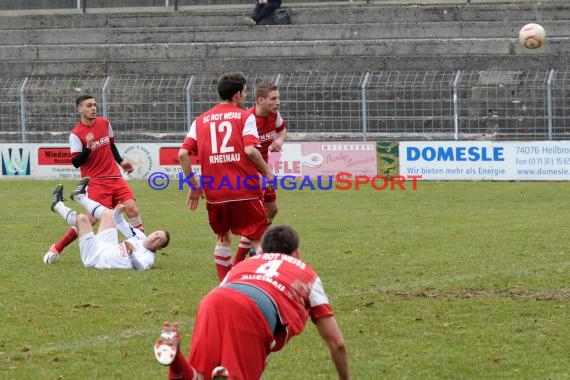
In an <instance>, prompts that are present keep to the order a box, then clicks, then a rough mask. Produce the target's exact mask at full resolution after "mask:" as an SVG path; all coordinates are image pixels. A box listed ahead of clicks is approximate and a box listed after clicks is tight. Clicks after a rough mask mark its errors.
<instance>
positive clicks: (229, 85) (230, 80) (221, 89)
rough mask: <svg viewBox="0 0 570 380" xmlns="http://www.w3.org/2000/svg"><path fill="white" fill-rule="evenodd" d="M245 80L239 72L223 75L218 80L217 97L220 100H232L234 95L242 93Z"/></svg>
mask: <svg viewBox="0 0 570 380" xmlns="http://www.w3.org/2000/svg"><path fill="white" fill-rule="evenodd" d="M246 84H247V79H245V75H243V74H242V73H240V72H229V73H223V74H222V76H221V77H220V78H219V79H218V95H220V98H221V99H222V100H232V98H233V97H234V95H235V94H236V93H238V92H240V91H243V90H244V88H245V85H246Z"/></svg>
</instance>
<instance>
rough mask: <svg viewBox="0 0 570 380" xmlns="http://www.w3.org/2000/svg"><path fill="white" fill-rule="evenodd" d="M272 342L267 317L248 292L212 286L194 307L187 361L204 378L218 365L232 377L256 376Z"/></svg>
mask: <svg viewBox="0 0 570 380" xmlns="http://www.w3.org/2000/svg"><path fill="white" fill-rule="evenodd" d="M272 342H273V334H272V333H271V330H270V329H269V325H268V323H267V320H266V319H265V317H264V316H263V314H262V313H261V311H260V310H259V308H258V306H257V305H256V304H255V303H254V302H253V301H252V300H251V299H250V298H249V297H248V296H246V295H245V294H242V293H240V292H237V291H235V290H232V289H226V288H216V289H214V290H212V291H211V292H210V293H208V295H206V296H205V297H204V298H203V299H202V301H201V302H200V306H199V307H198V313H197V315H196V322H195V324H194V330H193V334H192V345H191V347H190V353H189V362H190V365H191V366H192V367H194V368H195V369H196V371H197V372H199V373H203V374H204V375H205V378H207V379H209V376H210V374H211V373H212V371H213V369H214V368H215V367H217V366H219V365H222V366H224V367H226V368H227V369H228V371H229V372H230V376H231V378H232V380H251V379H260V378H261V376H262V374H263V371H264V369H265V362H266V360H267V356H268V355H269V353H270V347H271V343H272Z"/></svg>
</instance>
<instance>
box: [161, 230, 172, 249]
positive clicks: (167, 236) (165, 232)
mask: <svg viewBox="0 0 570 380" xmlns="http://www.w3.org/2000/svg"><path fill="white" fill-rule="evenodd" d="M162 231H164V236H165V237H166V241H165V242H164V244H163V245H162V247H160V248H161V249H162V248H166V246H167V245H168V243H170V232H168V231H166V230H162Z"/></svg>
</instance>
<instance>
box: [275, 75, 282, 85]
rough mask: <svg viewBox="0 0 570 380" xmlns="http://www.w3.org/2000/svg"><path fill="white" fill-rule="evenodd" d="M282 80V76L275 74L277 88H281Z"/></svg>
mask: <svg viewBox="0 0 570 380" xmlns="http://www.w3.org/2000/svg"><path fill="white" fill-rule="evenodd" d="M282 79H283V74H281V73H279V74H277V76H276V77H275V85H276V86H277V88H279V86H281V80H282Z"/></svg>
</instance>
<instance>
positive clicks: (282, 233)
mask: <svg viewBox="0 0 570 380" xmlns="http://www.w3.org/2000/svg"><path fill="white" fill-rule="evenodd" d="M298 248H299V234H298V233H297V231H295V230H294V229H293V227H291V226H288V225H285V224H280V225H277V226H272V227H269V229H268V230H267V231H265V234H264V235H263V238H262V239H261V249H262V250H263V252H266V253H284V254H287V255H290V254H292V253H293V252H295V251H296V250H297V249H298Z"/></svg>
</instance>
